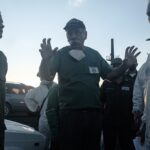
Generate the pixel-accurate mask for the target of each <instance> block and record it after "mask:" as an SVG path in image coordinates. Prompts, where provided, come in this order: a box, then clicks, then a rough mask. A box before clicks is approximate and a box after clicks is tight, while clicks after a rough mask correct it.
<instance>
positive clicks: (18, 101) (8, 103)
mask: <svg viewBox="0 0 150 150" xmlns="http://www.w3.org/2000/svg"><path fill="white" fill-rule="evenodd" d="M32 88H34V87H32V86H28V85H25V84H23V83H13V82H6V99H5V109H4V111H5V116H8V115H9V114H10V113H11V112H28V111H29V110H28V109H27V107H26V105H25V102H24V96H25V94H26V93H27V92H28V90H30V89H32Z"/></svg>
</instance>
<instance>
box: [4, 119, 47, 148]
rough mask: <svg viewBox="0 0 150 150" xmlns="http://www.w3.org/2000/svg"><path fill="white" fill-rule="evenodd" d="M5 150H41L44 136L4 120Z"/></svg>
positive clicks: (43, 144) (24, 126)
mask: <svg viewBox="0 0 150 150" xmlns="http://www.w3.org/2000/svg"><path fill="white" fill-rule="evenodd" d="M5 124H6V128H7V130H6V131H5V150H34V149H36V150H43V149H44V146H45V136H44V135H42V134H41V133H39V132H38V131H36V130H34V129H33V128H31V127H29V126H27V125H23V124H21V123H17V122H14V121H10V120H5Z"/></svg>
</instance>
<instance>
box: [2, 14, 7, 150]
mask: <svg viewBox="0 0 150 150" xmlns="http://www.w3.org/2000/svg"><path fill="white" fill-rule="evenodd" d="M3 28H4V25H3V20H2V16H1V13H0V38H2V33H3ZM6 73H7V59H6V56H5V55H4V53H3V52H2V51H0V150H4V139H5V136H4V135H5V133H4V131H5V129H6V127H5V124H4V102H5V80H6V78H5V76H6Z"/></svg>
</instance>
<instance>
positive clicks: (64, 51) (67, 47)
mask: <svg viewBox="0 0 150 150" xmlns="http://www.w3.org/2000/svg"><path fill="white" fill-rule="evenodd" d="M69 50H70V46H65V47H62V48H60V49H59V50H58V53H66V52H67V51H69Z"/></svg>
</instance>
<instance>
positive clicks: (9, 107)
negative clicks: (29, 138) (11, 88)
mask: <svg viewBox="0 0 150 150" xmlns="http://www.w3.org/2000/svg"><path fill="white" fill-rule="evenodd" d="M10 111H11V106H10V105H9V104H8V103H5V107H4V113H5V116H8V115H9V114H10Z"/></svg>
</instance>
